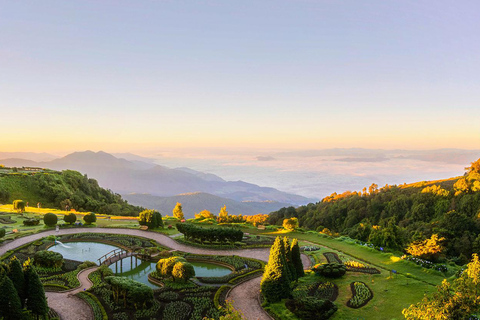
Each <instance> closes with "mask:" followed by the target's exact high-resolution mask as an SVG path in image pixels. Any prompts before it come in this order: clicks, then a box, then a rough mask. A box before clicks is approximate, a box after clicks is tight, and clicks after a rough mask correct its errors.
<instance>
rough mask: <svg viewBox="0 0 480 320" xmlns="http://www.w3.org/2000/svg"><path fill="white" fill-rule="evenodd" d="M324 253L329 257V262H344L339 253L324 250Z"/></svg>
mask: <svg viewBox="0 0 480 320" xmlns="http://www.w3.org/2000/svg"><path fill="white" fill-rule="evenodd" d="M323 255H324V256H325V258H326V259H327V261H328V263H339V264H343V261H342V259H340V258H339V257H338V254H336V253H335V252H324V253H323Z"/></svg>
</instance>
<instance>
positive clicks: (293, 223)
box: [283, 217, 298, 231]
mask: <svg viewBox="0 0 480 320" xmlns="http://www.w3.org/2000/svg"><path fill="white" fill-rule="evenodd" d="M283 227H284V228H285V230H289V231H293V230H295V229H296V228H298V219H297V218H295V217H294V218H290V219H284V220H283Z"/></svg>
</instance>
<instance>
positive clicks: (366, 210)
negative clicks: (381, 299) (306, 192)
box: [269, 159, 480, 263]
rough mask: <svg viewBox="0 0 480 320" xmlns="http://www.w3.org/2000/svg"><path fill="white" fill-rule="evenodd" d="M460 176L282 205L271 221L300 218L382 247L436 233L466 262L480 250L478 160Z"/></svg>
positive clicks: (327, 230) (308, 226)
mask: <svg viewBox="0 0 480 320" xmlns="http://www.w3.org/2000/svg"><path fill="white" fill-rule="evenodd" d="M466 170H467V171H466V173H465V174H464V176H462V177H457V178H451V179H446V180H438V181H429V182H425V181H424V182H418V183H414V184H408V185H406V184H404V185H400V186H389V185H386V186H385V187H383V188H380V189H379V188H378V186H377V185H375V184H372V185H371V186H370V188H369V189H368V190H367V188H364V190H363V191H361V192H351V191H347V192H345V193H343V194H335V193H334V194H332V195H331V196H328V197H326V198H324V199H323V200H322V201H321V202H318V203H315V204H313V203H311V204H308V205H306V206H301V207H298V208H293V207H289V208H282V209H280V210H278V211H276V212H273V213H271V214H270V217H269V222H270V223H272V224H277V225H281V224H282V222H283V220H284V219H285V218H291V217H297V218H298V220H299V223H300V227H302V228H306V229H311V230H316V231H319V232H323V233H326V234H335V233H339V234H343V235H348V236H349V237H351V238H354V239H358V240H361V241H366V242H371V243H372V244H373V245H375V246H378V247H384V248H385V247H388V248H391V249H396V250H404V249H405V248H406V247H407V246H408V245H410V244H411V243H412V242H414V241H420V240H426V239H429V238H430V237H431V236H432V235H434V234H437V235H438V236H439V238H440V239H441V238H444V240H443V242H442V245H443V246H444V247H445V250H443V253H444V255H446V256H448V257H449V258H453V259H454V260H457V262H459V263H466V262H468V261H469V260H470V257H471V255H472V253H473V252H479V251H480V236H479V235H478V234H479V232H480V212H479V211H480V159H479V160H477V161H476V162H474V163H472V165H471V166H470V167H468V168H466Z"/></svg>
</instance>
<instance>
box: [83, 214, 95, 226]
mask: <svg viewBox="0 0 480 320" xmlns="http://www.w3.org/2000/svg"><path fill="white" fill-rule="evenodd" d="M83 221H85V223H86V224H92V223H94V222H96V221H97V216H96V215H95V213H93V212H89V213H87V214H86V215H85V216H84V217H83Z"/></svg>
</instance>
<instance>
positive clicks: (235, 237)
mask: <svg viewBox="0 0 480 320" xmlns="http://www.w3.org/2000/svg"><path fill="white" fill-rule="evenodd" d="M177 230H178V231H179V232H180V233H183V235H184V236H185V239H187V240H196V241H200V242H201V243H203V242H204V241H209V242H214V241H218V242H227V241H228V242H237V241H242V239H243V231H242V230H239V229H235V228H225V227H219V228H202V227H197V226H195V225H193V224H190V223H177Z"/></svg>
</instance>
